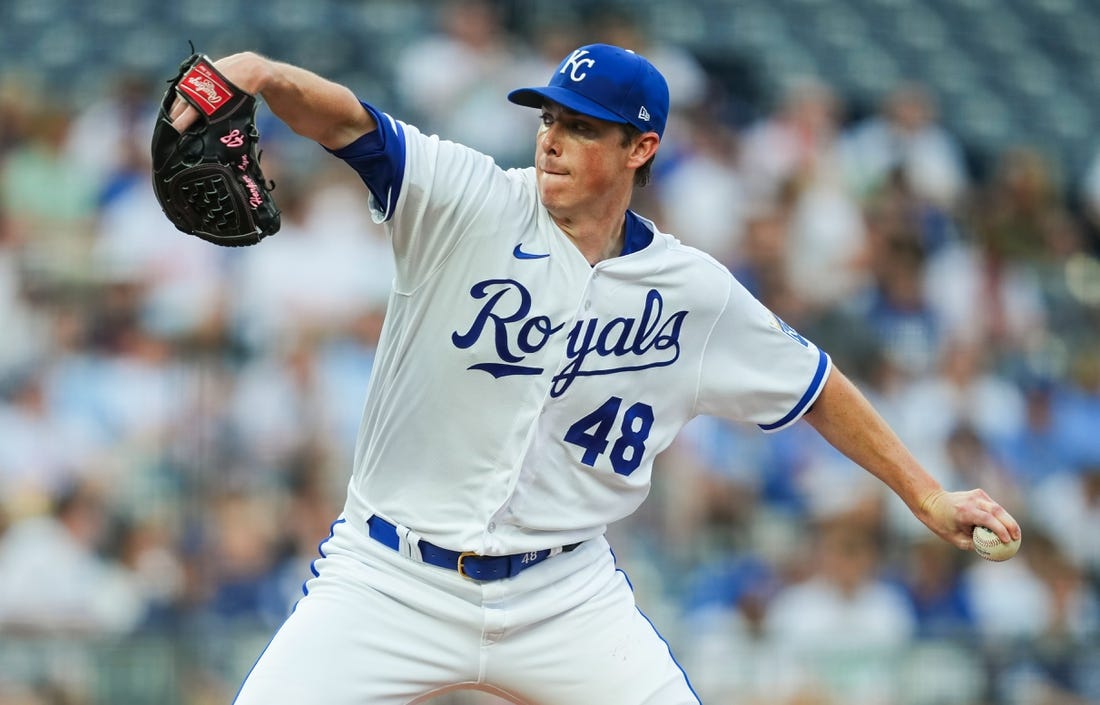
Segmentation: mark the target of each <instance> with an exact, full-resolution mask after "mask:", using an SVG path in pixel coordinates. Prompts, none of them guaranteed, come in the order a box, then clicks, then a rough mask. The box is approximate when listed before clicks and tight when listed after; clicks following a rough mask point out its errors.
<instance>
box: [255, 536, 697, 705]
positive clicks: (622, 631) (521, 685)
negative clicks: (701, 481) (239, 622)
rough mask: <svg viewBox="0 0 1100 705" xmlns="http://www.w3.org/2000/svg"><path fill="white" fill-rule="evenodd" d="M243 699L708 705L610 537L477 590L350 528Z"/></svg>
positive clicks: (328, 549) (326, 556)
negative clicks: (618, 561)
mask: <svg viewBox="0 0 1100 705" xmlns="http://www.w3.org/2000/svg"><path fill="white" fill-rule="evenodd" d="M321 552H322V558H320V559H319V560H317V561H316V562H315V564H314V568H315V574H316V577H314V578H313V579H311V580H309V582H308V583H307V584H306V589H307V594H306V596H305V597H303V598H302V599H301V600H300V601H299V602H298V604H297V605H296V607H295V609H294V611H293V613H292V614H291V615H290V617H289V618H288V619H287V620H286V622H285V623H284V624H283V626H282V627H281V628H280V629H279V630H278V632H277V633H276V634H275V636H274V638H273V639H272V641H271V642H270V644H268V646H267V648H266V649H265V650H264V652H263V654H262V655H261V656H260V658H259V660H258V661H257V662H256V664H255V666H254V667H253V669H252V671H251V672H250V673H249V675H248V677H247V678H246V679H245V682H244V684H243V685H242V686H241V690H240V692H239V693H238V695H237V698H236V700H235V705H303V704H305V703H309V704H313V703H319V704H321V705H412V704H414V703H423V702H426V701H428V700H430V699H431V698H432V697H434V696H436V695H439V694H440V693H443V692H447V691H450V690H455V689H456V688H474V689H480V690H484V691H487V692H491V693H495V694H497V695H499V696H501V697H503V698H505V699H508V700H512V701H515V702H516V703H520V704H522V705H698V704H699V699H698V698H697V697H696V695H695V693H694V692H693V691H692V689H691V686H690V684H689V683H688V681H687V678H686V677H685V675H684V673H683V671H682V670H681V669H680V667H679V665H678V664H677V663H676V662H675V660H674V659H673V657H672V654H671V653H670V651H669V648H668V645H667V644H666V643H665V641H664V640H663V639H662V638H661V637H660V635H659V634H658V633H657V632H656V631H655V630H654V628H653V626H652V625H651V624H650V623H649V620H648V619H646V617H645V616H644V615H643V614H642V613H641V612H639V611H638V609H637V607H636V605H635V603H634V594H633V591H632V590H631V588H630V585H629V583H628V582H627V579H626V576H625V575H623V573H622V572H621V571H618V570H616V569H615V565H614V557H613V556H612V555H611V551H610V548H609V546H608V544H607V542H606V541H605V540H604V539H603V538H602V537H601V538H599V539H594V540H591V541H588V542H586V543H585V544H582V545H581V546H579V547H578V548H577V549H576V550H574V551H572V552H569V553H562V554H560V555H557V556H554V557H553V558H551V559H549V560H546V561H544V562H543V563H541V564H539V565H536V566H533V567H531V568H529V569H528V570H526V571H524V572H522V573H520V574H519V575H517V576H515V577H514V578H509V579H504V580H498V581H492V582H484V583H477V582H473V581H471V580H468V579H466V578H463V577H462V576H460V575H458V573H457V572H454V571H448V570H446V569H443V568H437V567H434V566H430V565H425V564H422V563H418V562H416V561H413V560H411V559H409V558H405V557H403V556H401V555H400V554H398V553H397V552H396V551H393V550H392V549H390V548H388V547H386V546H384V545H382V544H380V543H378V542H377V541H374V540H373V539H371V538H370V537H368V536H367V534H366V527H356V526H353V525H352V524H351V523H349V522H348V521H344V520H341V521H339V522H337V523H336V524H335V525H334V527H333V535H332V536H331V537H330V538H329V539H328V540H327V541H325V542H324V543H323V544H322V546H321Z"/></svg>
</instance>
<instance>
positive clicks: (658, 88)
mask: <svg viewBox="0 0 1100 705" xmlns="http://www.w3.org/2000/svg"><path fill="white" fill-rule="evenodd" d="M508 100H510V101H512V102H513V103H516V104H517V105H525V106H527V107H529V108H542V106H543V105H545V104H546V103H547V102H554V103H558V104H559V105H562V106H564V107H566V108H568V109H570V110H573V111H575V112H578V113H581V114H582V115H588V116H589V117H594V118H598V119H600V120H607V121H608V122H619V123H627V124H629V125H633V126H634V127H636V128H638V129H639V130H641V131H642V132H656V133H657V134H658V135H659V136H660V135H663V134H664V131H665V121H666V120H667V118H668V84H667V83H666V82H665V77H664V76H662V75H661V72H660V71H658V70H657V69H656V67H654V66H653V64H651V63H650V62H649V61H648V60H647V59H646V58H645V57H643V56H641V55H639V54H635V53H634V52H632V51H630V50H629V49H623V48H621V47H617V46H611V45H610V44H589V45H587V46H583V47H580V48H579V49H575V50H574V51H573V53H571V54H570V55H569V56H567V57H566V58H565V59H564V60H563V61H562V62H561V64H559V65H558V69H557V71H555V72H554V75H553V76H551V77H550V82H549V84H547V85H546V86H539V87H533V88H519V89H517V90H514V91H512V92H511V93H509V94H508Z"/></svg>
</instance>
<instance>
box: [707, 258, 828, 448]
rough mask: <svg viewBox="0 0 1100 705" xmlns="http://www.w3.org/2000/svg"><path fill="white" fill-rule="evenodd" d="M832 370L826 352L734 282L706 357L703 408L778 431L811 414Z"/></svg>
mask: <svg viewBox="0 0 1100 705" xmlns="http://www.w3.org/2000/svg"><path fill="white" fill-rule="evenodd" d="M831 369H832V362H831V360H830V359H829V356H828V355H827V354H826V353H825V352H824V351H823V350H820V349H819V348H818V347H817V346H816V345H814V344H813V343H812V342H810V341H809V340H807V339H806V338H804V337H803V336H801V335H799V333H798V332H797V331H795V330H794V329H793V328H792V327H791V326H789V325H787V324H786V323H785V322H784V321H783V320H782V319H780V318H779V317H778V316H776V315H775V314H774V313H772V312H771V311H770V310H768V309H767V307H765V306H764V305H763V304H762V303H760V301H758V300H757V299H756V298H755V297H753V296H752V295H751V294H750V293H749V292H748V291H747V290H745V288H744V287H743V286H742V285H741V284H740V283H739V282H737V281H736V280H732V285H731V287H730V292H729V297H728V300H727V302H726V306H725V308H724V309H723V310H722V312H721V313H720V314H719V316H718V319H717V321H716V322H715V325H714V330H713V331H712V333H711V336H710V338H709V340H708V341H707V345H706V349H705V351H704V354H703V359H702V368H701V370H700V380H701V381H700V390H699V397H698V403H697V408H698V411H699V413H701V414H708V415H714V416H722V417H725V418H729V419H733V420H735V421H743V422H748V423H753V424H756V425H757V426H759V427H760V428H761V429H762V430H764V431H768V432H771V431H778V430H780V429H783V428H786V427H788V426H790V425H791V424H793V423H794V422H795V421H797V420H798V419H799V418H801V417H802V415H803V414H804V413H806V411H807V410H808V409H809V408H810V406H811V405H812V404H813V403H814V400H816V399H817V396H818V394H820V393H821V389H822V388H823V387H824V385H825V380H826V379H827V378H828V376H829V372H830V370H831Z"/></svg>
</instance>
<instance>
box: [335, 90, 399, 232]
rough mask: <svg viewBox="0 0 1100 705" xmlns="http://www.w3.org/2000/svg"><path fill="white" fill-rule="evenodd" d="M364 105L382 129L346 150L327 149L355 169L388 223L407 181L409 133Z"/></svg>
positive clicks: (347, 147) (348, 146)
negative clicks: (406, 139)
mask: <svg viewBox="0 0 1100 705" xmlns="http://www.w3.org/2000/svg"><path fill="white" fill-rule="evenodd" d="M360 103H362V105H363V108H364V109H365V110H367V111H368V112H369V113H370V114H371V115H372V116H373V117H374V120H375V122H377V123H378V129H377V130H373V131H371V132H368V133H367V134H365V135H363V136H362V137H360V138H359V139H357V140H355V141H354V142H352V143H351V144H349V145H347V146H346V147H341V148H340V149H335V150H333V149H328V148H327V147H326V148H325V149H326V150H327V151H328V152H330V153H331V154H332V155H333V156H336V157H339V158H340V159H343V160H344V161H345V162H347V164H348V166H350V167H351V168H352V169H355V171H356V173H358V174H359V178H361V179H362V180H363V183H365V184H366V185H367V188H368V189H369V190H370V193H371V196H372V197H373V199H374V206H375V210H376V211H377V212H378V213H379V214H381V219H382V220H383V221H386V220H389V219H390V218H391V217H392V216H393V211H394V208H395V207H396V205H397V199H398V197H400V195H401V183H402V181H403V180H404V178H405V133H404V131H403V130H402V129H401V127H400V125H398V124H397V121H396V120H394V119H393V118H391V117H390V116H389V115H387V114H386V113H383V112H381V111H380V110H378V109H376V108H374V107H373V106H371V105H369V104H367V103H364V102H363V101H360Z"/></svg>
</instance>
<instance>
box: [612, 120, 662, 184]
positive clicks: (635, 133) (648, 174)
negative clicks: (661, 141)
mask: <svg viewBox="0 0 1100 705" xmlns="http://www.w3.org/2000/svg"><path fill="white" fill-rule="evenodd" d="M619 128H620V129H621V131H622V133H623V139H622V146H624V147H626V146H629V145H630V143H631V142H633V141H634V139H635V138H636V137H639V136H641V135H642V131H641V130H639V129H638V128H636V127H634V126H633V125H631V124H630V123H628V122H622V123H619ZM656 157H657V155H656V154H654V155H653V156H652V157H650V158H649V161H647V162H646V163H645V164H642V165H641V166H640V167H638V171H636V172H634V185H635V186H648V185H649V182H650V180H651V179H652V178H653V160H654V159H656Z"/></svg>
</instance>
